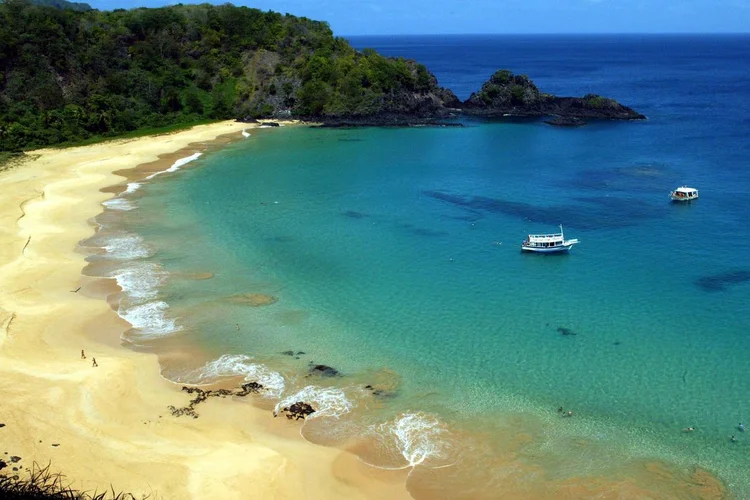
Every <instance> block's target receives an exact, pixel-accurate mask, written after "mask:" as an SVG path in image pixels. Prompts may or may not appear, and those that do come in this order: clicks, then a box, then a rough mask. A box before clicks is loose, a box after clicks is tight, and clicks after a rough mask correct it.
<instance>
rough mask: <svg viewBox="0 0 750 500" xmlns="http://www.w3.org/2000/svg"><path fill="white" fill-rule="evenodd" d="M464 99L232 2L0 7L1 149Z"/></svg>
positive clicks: (425, 77)
mask: <svg viewBox="0 0 750 500" xmlns="http://www.w3.org/2000/svg"><path fill="white" fill-rule="evenodd" d="M453 104H458V100H457V99H456V97H455V96H454V95H453V94H452V93H451V92H450V91H447V90H444V89H441V88H439V87H438V86H437V82H436V80H435V78H434V77H433V76H432V75H431V74H430V73H429V72H428V71H427V69H426V68H425V67H424V66H423V65H421V64H417V63H415V62H413V61H408V60H404V59H389V58H385V57H383V56H380V55H379V54H377V53H375V52H374V51H372V50H365V51H363V52H357V51H355V50H354V49H353V48H352V47H351V46H350V45H349V44H348V43H347V42H346V41H345V40H344V39H342V38H336V37H334V36H333V33H332V32H331V29H330V28H329V26H328V25H327V24H326V23H324V22H319V21H312V20H310V19H306V18H300V17H294V16H290V15H282V14H278V13H275V12H262V11H260V10H257V9H250V8H246V7H235V6H232V5H229V4H225V5H220V6H212V5H208V4H203V5H177V6H172V7H165V8H159V9H145V8H140V9H133V10H115V11H112V12H101V11H94V10H88V11H78V10H72V9H59V8H55V7H51V6H42V5H33V4H31V3H29V2H28V0H6V1H4V2H3V3H0V150H4V151H16V150H21V149H28V148H33V147H38V146H45V145H51V144H58V143H64V142H71V141H78V140H82V139H86V138H89V137H92V136H111V135H116V134H121V133H124V132H128V131H132V130H137V129H142V128H150V127H157V126H164V125H172V124H179V123H190V122H195V121H198V120H204V119H224V118H257V117H265V116H276V117H303V118H315V117H361V116H372V115H377V114H383V113H403V114H411V115H419V114H424V115H425V116H427V115H434V114H435V112H436V111H439V110H441V109H443V108H444V105H453Z"/></svg>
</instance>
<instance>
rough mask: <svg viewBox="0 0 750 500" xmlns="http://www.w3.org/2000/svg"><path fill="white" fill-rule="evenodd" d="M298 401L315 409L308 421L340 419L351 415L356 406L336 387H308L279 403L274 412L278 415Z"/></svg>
mask: <svg viewBox="0 0 750 500" xmlns="http://www.w3.org/2000/svg"><path fill="white" fill-rule="evenodd" d="M298 401H302V402H304V403H308V404H309V405H311V406H312V407H313V408H314V409H315V413H312V414H310V415H309V416H308V417H307V418H308V419H312V418H318V417H340V416H341V415H344V414H346V413H349V412H350V411H352V408H354V404H353V403H352V402H351V401H349V400H348V399H347V398H346V394H344V391H343V390H341V389H337V388H334V387H326V388H323V387H316V386H314V385H308V386H307V387H304V388H303V389H302V390H300V391H298V392H296V393H295V394H292V395H290V396H287V397H285V398H284V399H282V400H281V401H279V402H278V403H277V404H276V407H275V408H274V410H273V411H274V413H276V414H278V413H279V411H281V409H282V408H285V407H288V406H290V405H293V404H294V403H296V402H298Z"/></svg>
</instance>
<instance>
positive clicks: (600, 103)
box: [583, 94, 617, 109]
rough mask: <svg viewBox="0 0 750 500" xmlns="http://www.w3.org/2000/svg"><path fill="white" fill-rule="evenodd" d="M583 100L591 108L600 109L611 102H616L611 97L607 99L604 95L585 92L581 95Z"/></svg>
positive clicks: (611, 103)
mask: <svg viewBox="0 0 750 500" xmlns="http://www.w3.org/2000/svg"><path fill="white" fill-rule="evenodd" d="M583 100H584V101H585V102H586V104H588V105H589V106H591V107H592V108H597V109H601V108H604V107H608V106H612V105H613V104H615V105H616V104H617V103H616V102H615V101H613V100H612V99H608V98H606V97H602V96H599V95H596V94H586V95H585V96H583Z"/></svg>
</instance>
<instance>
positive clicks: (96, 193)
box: [0, 122, 410, 499]
mask: <svg viewBox="0 0 750 500" xmlns="http://www.w3.org/2000/svg"><path fill="white" fill-rule="evenodd" d="M251 127H252V125H248V124H243V123H236V122H221V123H215V124H211V125H203V126H198V127H194V128H192V129H190V130H187V131H182V132H176V133H170V134H166V135H158V136H150V137H144V138H138V139H124V140H115V141H111V142H105V143H100V144H96V145H92V146H84V147H76V148H69V149H45V150H39V151H34V152H31V153H29V154H28V159H27V160H25V161H23V162H22V164H20V165H17V166H14V167H12V168H9V169H7V170H5V171H3V172H1V173H0V190H2V192H3V196H2V198H0V221H2V224H1V225H0V283H1V284H2V287H1V288H0V393H1V394H2V400H1V401H0V423H2V424H5V425H4V426H3V427H0V443H1V445H2V446H1V448H2V449H0V452H3V453H5V452H7V455H0V458H2V457H4V459H5V460H7V457H8V456H11V455H15V456H19V457H21V460H20V461H19V462H18V463H15V464H12V465H13V466H16V467H19V470H20V471H21V472H18V474H19V475H21V477H24V476H25V475H26V472H25V470H26V469H27V468H31V467H32V464H33V463H36V464H39V465H41V466H45V465H47V464H51V470H53V471H55V472H60V473H62V474H64V475H65V476H66V482H67V483H69V484H70V485H71V486H72V487H73V488H75V489H79V490H84V491H89V492H94V491H99V492H102V491H104V490H108V489H110V488H113V489H114V490H115V491H123V492H129V493H132V494H133V495H134V496H135V498H142V497H145V496H149V495H150V498H160V499H171V498H175V499H177V498H180V499H182V498H196V499H211V498H221V499H231V498H237V499H240V498H264V499H266V498H306V499H313V498H321V499H322V498H390V499H399V498H410V496H409V495H408V493H407V492H406V490H405V487H404V473H387V472H383V471H377V470H375V469H373V468H370V467H367V466H365V465H363V464H361V463H360V462H359V461H358V460H357V459H356V458H354V457H353V455H351V454H348V453H345V452H342V451H340V450H336V449H333V448H326V447H322V446H316V445H314V444H311V443H308V442H306V441H304V440H303V439H302V438H300V436H299V428H300V423H297V422H291V421H287V419H274V418H273V417H272V415H271V413H270V412H268V411H265V410H261V409H259V408H257V407H255V406H253V405H252V404H251V402H250V401H249V398H246V399H242V400H236V398H225V399H222V398H212V399H211V400H209V401H208V402H206V403H204V404H203V405H201V406H200V411H199V413H200V418H198V419H192V418H186V417H182V418H177V417H174V416H172V415H171V414H170V412H169V410H168V409H167V406H168V405H174V406H177V407H181V406H185V405H187V403H188V400H189V396H188V395H187V394H185V393H183V392H181V390H180V386H178V385H175V384H172V383H170V382H168V381H166V380H165V379H163V378H162V377H161V376H160V374H159V364H158V361H157V358H156V356H155V355H150V354H143V353H136V352H133V351H131V350H129V349H127V348H125V347H122V346H121V345H120V341H119V335H120V333H121V332H122V331H123V329H124V328H125V327H127V326H128V325H127V324H126V323H125V322H124V321H123V320H122V319H121V318H119V317H118V316H117V314H115V312H113V311H112V308H111V307H110V305H109V304H108V303H107V302H106V301H105V300H102V299H101V298H98V297H96V295H97V294H99V295H101V289H102V287H103V285H102V284H101V283H100V282H98V281H97V280H95V279H92V278H89V277H85V276H82V274H81V270H82V269H83V268H84V267H85V265H86V262H85V260H84V258H85V255H84V254H83V253H82V252H81V251H80V250H77V245H78V243H79V242H80V241H82V240H84V239H86V238H88V237H90V236H91V235H92V234H94V231H95V226H94V224H93V223H92V222H91V220H92V218H93V217H95V216H96V215H97V214H99V213H100V212H101V211H102V205H101V204H102V202H103V201H105V200H106V199H108V198H111V197H112V196H113V194H112V192H111V190H107V189H106V188H107V187H108V186H112V185H116V184H121V183H122V182H123V177H122V176H120V175H117V174H116V173H115V172H118V171H122V170H123V169H129V168H134V167H136V166H138V165H143V164H148V163H151V162H155V161H157V160H159V158H160V157H163V156H164V155H169V154H174V153H175V152H177V151H181V150H183V149H185V148H188V147H191V148H193V149H196V148H197V149H199V150H200V149H205V148H207V147H208V146H209V143H210V141H214V140H215V139H217V138H218V137H219V136H222V135H226V134H234V136H235V137H237V138H241V135H240V133H241V131H242V130H243V129H247V128H251ZM178 156H179V155H178ZM105 288H106V287H105ZM76 290H78V291H77V292H76ZM81 350H84V351H85V354H86V359H81ZM93 358H96V361H97V363H98V367H93V366H92V359H93ZM3 472H7V470H6V471H3Z"/></svg>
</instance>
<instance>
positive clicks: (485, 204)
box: [423, 191, 665, 230]
mask: <svg viewBox="0 0 750 500" xmlns="http://www.w3.org/2000/svg"><path fill="white" fill-rule="evenodd" d="M423 193H424V194H425V195H427V196H429V197H431V198H435V199H436V200H440V201H443V202H445V203H449V204H451V205H454V206H458V207H461V208H464V209H466V210H469V211H470V212H472V213H476V212H486V213H496V214H503V215H509V216H512V217H516V218H518V219H522V220H524V221H531V222H534V223H538V224H546V225H550V226H556V225H558V224H560V223H561V222H563V223H564V224H565V225H566V226H567V227H570V228H573V229H581V230H595V229H602V228H621V227H630V226H635V225H637V224H638V223H639V222H641V221H644V220H649V219H653V218H656V217H660V216H662V215H663V214H664V213H665V209H661V210H660V209H659V208H658V207H655V206H652V205H649V204H646V203H639V202H634V201H633V200H632V199H625V198H618V197H612V196H597V197H580V198H574V199H573V200H574V201H577V202H579V204H578V205H574V206H551V207H539V206H535V205H531V204H529V203H522V202H517V201H506V200H501V199H498V198H489V197H486V196H471V195H455V194H449V193H444V192H441V191H423Z"/></svg>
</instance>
